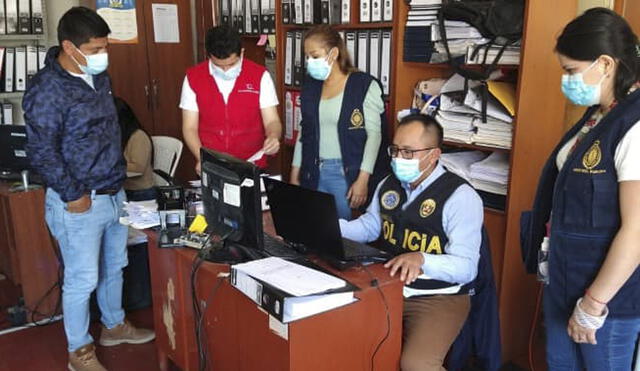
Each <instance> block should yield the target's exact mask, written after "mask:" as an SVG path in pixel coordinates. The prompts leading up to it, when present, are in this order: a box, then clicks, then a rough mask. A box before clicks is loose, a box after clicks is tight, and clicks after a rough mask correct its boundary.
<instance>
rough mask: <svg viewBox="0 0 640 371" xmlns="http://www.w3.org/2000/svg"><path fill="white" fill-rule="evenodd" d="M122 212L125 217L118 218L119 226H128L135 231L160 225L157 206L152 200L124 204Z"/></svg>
mask: <svg viewBox="0 0 640 371" xmlns="http://www.w3.org/2000/svg"><path fill="white" fill-rule="evenodd" d="M123 210H124V212H125V213H126V214H127V215H126V216H123V217H121V218H120V224H124V225H129V226H131V227H132V228H135V229H146V228H151V227H155V226H158V225H160V216H159V214H158V204H157V203H156V201H154V200H151V201H131V202H125V203H124V206H123Z"/></svg>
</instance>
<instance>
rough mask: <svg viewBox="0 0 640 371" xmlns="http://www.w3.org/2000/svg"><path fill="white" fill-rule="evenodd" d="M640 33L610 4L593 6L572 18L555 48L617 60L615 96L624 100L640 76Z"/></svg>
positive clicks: (584, 57) (565, 52)
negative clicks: (639, 36)
mask: <svg viewBox="0 0 640 371" xmlns="http://www.w3.org/2000/svg"><path fill="white" fill-rule="evenodd" d="M638 48H640V46H638V37H637V36H636V35H635V34H634V33H633V30H632V29H631V27H630V26H629V24H628V23H627V21H626V20H625V19H624V18H622V17H621V16H620V15H618V14H617V13H616V12H614V11H612V10H610V9H607V8H592V9H589V10H587V11H586V12H584V13H583V14H582V15H580V16H579V17H577V18H575V19H574V20H573V21H571V22H569V24H567V25H566V26H565V28H564V30H562V34H561V35H560V36H559V37H558V41H557V43H556V51H557V52H558V53H560V54H562V55H564V56H567V57H569V58H571V59H575V60H579V61H595V60H596V59H598V57H600V56H601V55H608V56H610V57H611V58H613V59H615V60H616V61H617V62H618V68H617V70H616V75H615V80H614V96H615V98H616V100H618V101H621V100H623V99H624V98H625V97H626V95H627V92H628V91H629V88H631V86H632V85H633V84H635V83H636V82H637V81H638V80H639V79H640V54H639V50H638Z"/></svg>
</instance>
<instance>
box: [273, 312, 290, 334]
mask: <svg viewBox="0 0 640 371" xmlns="http://www.w3.org/2000/svg"><path fill="white" fill-rule="evenodd" d="M269 330H271V332H273V333H274V334H276V335H278V336H280V337H281V338H283V339H285V340H289V325H288V324H286V323H282V322H280V321H278V319H277V318H276V317H274V316H272V315H269Z"/></svg>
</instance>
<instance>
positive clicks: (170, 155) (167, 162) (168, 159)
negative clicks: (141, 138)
mask: <svg viewBox="0 0 640 371" xmlns="http://www.w3.org/2000/svg"><path fill="white" fill-rule="evenodd" d="M151 141H152V142H153V172H154V174H153V177H154V183H155V185H156V186H165V185H171V184H173V176H174V174H175V172H176V169H177V168H178V162H179V161H180V156H181V155H182V147H183V144H182V141H180V139H177V138H173V137H167V136H152V137H151Z"/></svg>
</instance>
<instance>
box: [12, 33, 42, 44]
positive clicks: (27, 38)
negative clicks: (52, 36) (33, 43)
mask: <svg viewBox="0 0 640 371" xmlns="http://www.w3.org/2000/svg"><path fill="white" fill-rule="evenodd" d="M22 40H24V41H30V40H37V41H43V42H44V41H47V36H46V35H45V34H29V35H19V34H16V35H0V42H3V41H22Z"/></svg>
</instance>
